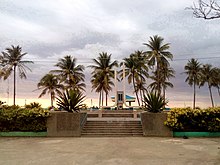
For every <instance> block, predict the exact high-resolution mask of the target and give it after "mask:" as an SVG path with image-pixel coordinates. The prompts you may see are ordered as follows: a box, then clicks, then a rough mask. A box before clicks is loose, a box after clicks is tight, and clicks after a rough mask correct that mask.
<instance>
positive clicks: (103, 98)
mask: <svg viewBox="0 0 220 165" xmlns="http://www.w3.org/2000/svg"><path fill="white" fill-rule="evenodd" d="M103 95H104V94H103V90H102V106H103V102H104V98H103Z"/></svg>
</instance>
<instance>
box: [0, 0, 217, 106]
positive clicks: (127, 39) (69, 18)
mask: <svg viewBox="0 0 220 165" xmlns="http://www.w3.org/2000/svg"><path fill="white" fill-rule="evenodd" d="M193 2H196V1H192V0H178V1H176V0H154V1H153V0H139V1H133V0H123V1H122V0H121V1H118V0H92V1H90V0H80V1H77V0H56V1H52V0H46V1H44V0H28V1H26V0H1V1H0V24H1V26H0V51H1V52H2V51H4V50H5V48H6V47H10V45H15V46H16V45H20V46H21V47H22V48H23V52H27V53H28V55H27V56H26V58H25V59H28V60H32V61H34V64H33V65H29V67H30V68H31V69H32V72H28V73H27V76H28V78H27V79H26V80H20V79H17V96H16V97H17V103H18V104H20V105H24V103H25V100H26V103H27V104H28V103H30V102H33V101H35V102H40V103H42V104H43V106H44V107H48V106H50V101H49V95H45V96H44V97H43V98H42V99H38V96H39V94H40V91H35V92H33V91H34V90H35V89H36V88H37V83H38V82H39V80H40V79H41V78H42V77H43V76H44V75H45V74H46V73H48V72H49V71H50V70H51V69H54V64H56V62H57V61H58V59H59V58H62V57H64V56H65V55H73V56H74V57H76V58H77V64H81V65H84V66H85V67H86V70H85V75H86V85H87V88H86V96H87V101H86V103H87V105H88V106H91V99H92V100H93V101H92V104H93V105H98V103H97V100H98V94H97V93H95V92H91V83H90V73H91V70H90V69H89V68H87V66H88V65H90V64H91V62H92V58H96V57H97V56H98V54H99V53H100V52H102V51H104V52H108V53H111V54H112V59H113V60H118V61H119V62H120V61H122V59H123V58H125V57H127V56H129V55H130V54H131V53H133V52H134V51H135V50H143V51H146V50H147V48H146V47H145V46H144V45H143V43H146V42H148V40H149V37H150V36H153V35H159V36H162V37H163V38H164V41H165V43H170V44H171V48H170V51H171V52H172V53H173V55H174V59H173V61H172V62H171V66H172V67H173V68H174V69H175V71H176V78H175V79H171V82H172V83H173V84H174V88H173V89H168V90H167V98H168V100H169V106H170V107H177V106H178V107H183V106H191V105H192V88H191V87H190V86H188V85H187V84H186V83H185V78H186V75H184V74H182V73H183V72H184V65H185V64H186V63H187V60H188V59H190V58H197V59H198V60H199V61H200V62H201V63H210V64H212V65H214V66H216V67H220V63H219V60H220V37H219V36H220V30H219V29H220V22H219V20H218V19H215V20H209V21H207V20H203V19H196V18H194V17H193V15H192V11H189V10H185V8H186V7H188V6H191V5H192V4H193ZM0 84H1V86H0V100H3V101H7V102H8V101H9V103H10V104H12V101H13V100H12V96H13V92H12V91H13V81H12V78H9V80H8V81H7V80H6V81H3V80H1V81H0ZM120 87H122V86H121V84H119V88H120ZM7 89H9V96H8V94H7ZM126 93H127V94H129V95H131V96H134V93H133V90H132V86H130V85H127V91H126ZM213 94H214V100H215V104H216V105H220V98H219V96H218V94H217V90H216V89H215V88H213ZM112 95H114V92H112V93H110V96H112ZM109 101H110V100H109ZM109 104H113V103H111V102H110V103H109ZM197 106H201V107H208V106H211V103H210V98H209V93H208V89H207V87H206V86H204V87H201V88H200V89H197Z"/></svg>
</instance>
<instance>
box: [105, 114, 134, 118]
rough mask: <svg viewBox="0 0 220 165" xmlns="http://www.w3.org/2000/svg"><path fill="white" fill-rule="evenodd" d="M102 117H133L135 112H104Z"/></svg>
mask: <svg viewBox="0 0 220 165" xmlns="http://www.w3.org/2000/svg"><path fill="white" fill-rule="evenodd" d="M102 117H119V118H121V117H122V118H123V117H124V118H133V114H129V113H127V114H126V113H122V114H120V113H103V114H102Z"/></svg>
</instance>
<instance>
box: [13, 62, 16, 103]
mask: <svg viewBox="0 0 220 165" xmlns="http://www.w3.org/2000/svg"><path fill="white" fill-rule="evenodd" d="M15 95H16V65H15V66H14V101H13V102H14V103H13V104H14V105H15Z"/></svg>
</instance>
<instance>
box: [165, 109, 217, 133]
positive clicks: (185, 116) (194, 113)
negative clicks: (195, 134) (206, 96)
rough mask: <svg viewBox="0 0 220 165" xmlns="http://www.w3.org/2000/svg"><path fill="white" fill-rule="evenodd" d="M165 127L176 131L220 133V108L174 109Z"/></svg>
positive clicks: (169, 114)
mask: <svg viewBox="0 0 220 165" xmlns="http://www.w3.org/2000/svg"><path fill="white" fill-rule="evenodd" d="M165 125H167V126H168V127H170V128H172V129H173V130H174V131H211V132H218V131H220V107H216V108H207V109H191V108H174V109H172V110H171V111H170V112H168V116H167V121H165Z"/></svg>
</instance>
